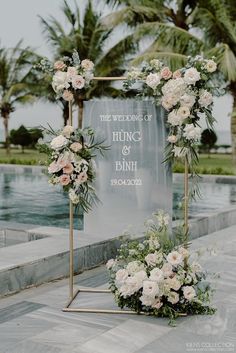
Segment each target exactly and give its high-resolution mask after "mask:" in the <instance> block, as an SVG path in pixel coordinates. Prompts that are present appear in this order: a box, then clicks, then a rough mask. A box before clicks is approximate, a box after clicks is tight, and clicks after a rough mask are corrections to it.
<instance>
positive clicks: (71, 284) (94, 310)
mask: <svg viewBox="0 0 236 353" xmlns="http://www.w3.org/2000/svg"><path fill="white" fill-rule="evenodd" d="M93 79H94V80H98V81H118V80H119V81H122V80H125V79H126V77H122V76H121V77H94V78H93ZM68 121H69V125H72V123H73V119H72V101H69V119H68ZM188 193H189V191H188V160H187V157H186V158H185V172H184V229H185V238H186V242H185V247H186V248H187V246H188V229H189V226H188V203H189V195H188ZM69 209H70V216H69V217H70V230H69V248H70V266H69V267H70V268H69V297H70V299H69V301H68V303H67V304H66V306H65V307H64V308H63V309H62V311H64V312H79V313H104V314H137V313H136V312H135V311H132V310H115V309H98V308H71V307H70V306H71V304H72V303H73V301H74V299H75V298H76V297H77V295H78V294H79V293H104V294H107V293H111V290H110V289H96V288H78V289H76V290H75V291H74V229H73V225H74V206H73V203H72V201H70V207H69ZM139 314H145V313H144V312H140V313H139ZM186 315H187V314H185V313H181V314H179V316H186Z"/></svg>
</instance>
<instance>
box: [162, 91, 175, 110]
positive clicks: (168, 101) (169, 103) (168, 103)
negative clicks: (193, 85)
mask: <svg viewBox="0 0 236 353" xmlns="http://www.w3.org/2000/svg"><path fill="white" fill-rule="evenodd" d="M177 101H178V99H177V98H176V97H175V96H174V95H172V94H165V95H164V96H163V97H162V99H161V105H162V106H163V108H165V109H166V110H170V109H171V108H173V106H174V105H175V104H176V103H177Z"/></svg>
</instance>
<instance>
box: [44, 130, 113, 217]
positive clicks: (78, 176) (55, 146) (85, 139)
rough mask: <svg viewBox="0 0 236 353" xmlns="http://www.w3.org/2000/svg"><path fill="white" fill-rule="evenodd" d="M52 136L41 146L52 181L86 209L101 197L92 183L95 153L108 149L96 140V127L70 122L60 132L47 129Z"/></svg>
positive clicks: (75, 203) (74, 201)
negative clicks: (77, 125) (79, 127)
mask: <svg viewBox="0 0 236 353" xmlns="http://www.w3.org/2000/svg"><path fill="white" fill-rule="evenodd" d="M44 130H45V131H46V132H47V134H50V135H52V136H53V139H52V140H51V141H50V142H48V143H45V144H41V145H40V146H39V148H40V151H41V152H44V153H46V154H47V155H48V162H49V163H48V164H49V166H48V175H49V183H50V184H53V185H61V186H62V187H63V190H64V191H66V192H68V193H69V198H70V200H71V201H72V203H73V204H74V205H79V206H80V207H81V208H82V209H83V210H84V211H85V212H88V211H89V210H90V209H91V206H92V205H93V203H96V201H97V200H98V199H97V197H96V193H95V189H94V187H93V186H92V183H93V181H94V179H95V177H96V170H95V162H94V157H95V156H96V152H100V153H101V154H103V152H104V151H105V150H107V149H108V147H107V146H105V145H104V144H103V143H104V141H96V140H95V134H94V131H93V129H91V128H84V129H82V130H81V129H75V128H74V127H73V126H70V125H67V126H65V127H64V128H63V129H62V130H60V131H59V132H55V131H54V130H53V129H52V128H50V129H44Z"/></svg>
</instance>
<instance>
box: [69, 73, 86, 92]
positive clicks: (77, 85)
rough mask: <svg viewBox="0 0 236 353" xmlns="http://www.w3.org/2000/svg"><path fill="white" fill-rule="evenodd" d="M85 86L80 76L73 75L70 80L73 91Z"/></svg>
mask: <svg viewBox="0 0 236 353" xmlns="http://www.w3.org/2000/svg"><path fill="white" fill-rule="evenodd" d="M84 85H85V80H84V78H83V77H82V76H81V75H75V76H74V77H73V78H72V86H73V88H75V89H82V88H83V87H84Z"/></svg>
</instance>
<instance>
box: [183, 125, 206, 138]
mask: <svg viewBox="0 0 236 353" xmlns="http://www.w3.org/2000/svg"><path fill="white" fill-rule="evenodd" d="M201 131H202V130H201V128H200V127H199V126H194V125H193V124H186V125H185V127H184V133H183V136H184V137H185V138H186V140H193V141H199V140H200V138H201Z"/></svg>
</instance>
